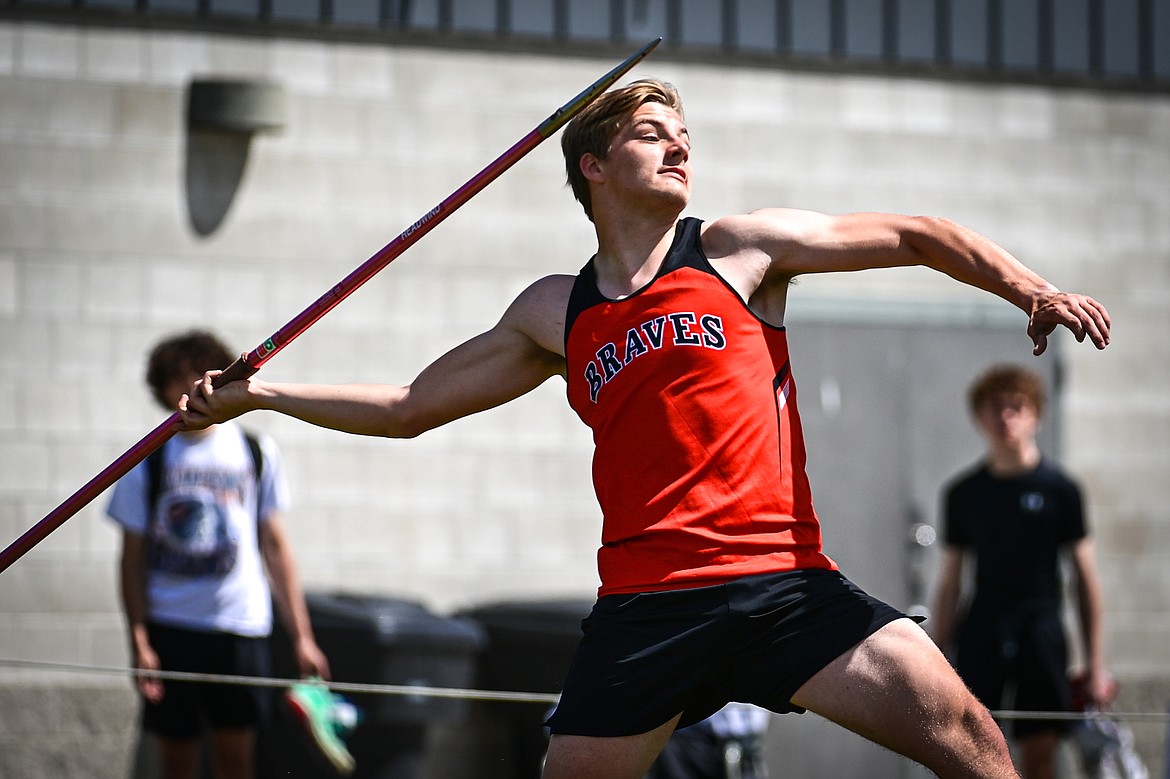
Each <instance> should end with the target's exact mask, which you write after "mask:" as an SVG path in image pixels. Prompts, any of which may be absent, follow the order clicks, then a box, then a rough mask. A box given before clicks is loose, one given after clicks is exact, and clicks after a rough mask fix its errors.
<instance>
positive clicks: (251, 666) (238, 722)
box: [142, 624, 272, 739]
mask: <svg viewBox="0 0 1170 779" xmlns="http://www.w3.org/2000/svg"><path fill="white" fill-rule="evenodd" d="M147 629H148V631H149V634H150V644H151V646H152V647H154V651H155V652H156V653H158V657H159V662H160V663H161V664H162V668H163V670H166V671H186V672H190V673H205V674H227V675H232V676H258V677H269V676H271V675H272V654H271V651H270V649H269V644H268V639H267V638H246V637H244V636H236V635H232V634H231V633H205V632H202V631H198V630H187V629H184V628H176V627H170V626H166V625H157V624H150V625H148V626H147ZM163 691H164V692H163V699H162V700H161V701H160V702H159V703H157V704H154V703H150V702H149V701H143V707H142V729H143V730H146V731H148V732H150V733H155V734H157V735H159V736H162V737H164V738H176V739H187V738H195V737H197V736H198V735H199V733H200V732H201V731H202V730H203V727H204V724H206V725H209V726H210V727H212V728H217V729H218V728H245V727H256V726H257V725H259V724H260V723H261V722H263V721H264V720H265V718H266V717H267V715H268V711H269V708H270V704H269V698H270V697H271V696H270V694H269V690H268V689H266V688H261V687H250V686H244V685H238V684H220V683H199V682H187V681H174V680H171V679H167V680H164V681H163Z"/></svg>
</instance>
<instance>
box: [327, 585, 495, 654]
mask: <svg viewBox="0 0 1170 779" xmlns="http://www.w3.org/2000/svg"><path fill="white" fill-rule="evenodd" d="M305 601H306V604H307V605H308V609H309V621H310V622H311V623H312V625H313V630H314V631H316V632H336V631H346V632H347V633H348V632H352V633H354V634H356V635H361V636H363V637H364V638H368V639H370V640H373V641H376V642H378V643H381V644H394V645H401V646H411V647H435V648H441V649H444V650H468V651H477V650H479V649H480V648H481V647H482V646H483V645H484V643H485V637H484V634H483V630H482V629H481V628H480V627H479V626H478V625H476V624H475V623H474V622H472V621H470V620H467V619H461V618H458V617H441V616H439V615H437V614H434V613H432V612H431V611H429V610H428V609H427V608H426V607H425V606H423V605H422V604H421V603H420V602H418V601H415V600H406V599H400V598H391V597H387V596H381V595H358V594H354V593H306V595H305Z"/></svg>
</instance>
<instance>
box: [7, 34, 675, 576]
mask: <svg viewBox="0 0 1170 779" xmlns="http://www.w3.org/2000/svg"><path fill="white" fill-rule="evenodd" d="M661 41H662V39H661V38H656V39H654V40H652V41H650V42H649V43H647V44H646V45H645V46H643V47H642V48H640V49H638V50H637V51H636V52H634V53H633V54H631V55H630V56H629V57H628V58H627V59H626V60H625V61H624V62H622V63H621V64H620V65H618V66H617V67H616V68H614V69H613V70H611V71H609V72H608V73H606V74H605V75H604V76H602V77H601V78H599V79H598V80H597V81H595V82H593V84H591V85H590V86H589V87H588V88H587V89H585V90H584V91H583V92H581V94H579V95H577V96H576V97H574V98H573V99H572V100H570V101H569V102H567V103H565V104H564V105H563V106H561V107H560V108H558V109H557V110H556V111H554V112H553V113H552V115H551V116H549V117H548V118H547V119H545V120H544V121H543V122H541V123H540V124H539V125H537V127H536V128H535V129H533V130H532V132H530V133H528V135H526V136H524V137H523V138H521V139H520V140H519V141H518V142H517V143H516V144H515V145H514V146H512V148H510V149H508V150H507V151H506V152H504V153H503V154H501V155H500V156H499V157H497V158H496V159H495V161H494V162H492V163H491V164H489V165H488V166H487V167H486V168H484V169H483V170H481V171H480V172H479V173H477V174H475V175H474V176H472V177H471V179H470V180H469V181H468V182H467V183H466V184H464V185H463V186H461V187H460V188H459V189H457V190H455V191H454V192H453V193H451V195H449V196H448V197H447V199H446V200H444V201H443V202H441V203H439V204H438V205H437V206H435V207H434V208H432V209H431V210H430V211H428V212H427V213H425V214H423V216H422V218H421V219H419V220H418V221H417V222H415V223H414V224H412V225H411V226H410V227H408V228H406V229H405V230H404V231H403V232H402V233H401V234H400V235H399V236H398V237H397V238H395V239H394V240H393V241H391V242H390V243H388V244H386V245H385V246H383V247H382V248H381V249H380V250H379V251H378V252H377V253H376V254H374V256H373V257H370V259H368V260H366V261H365V262H364V263H362V264H361V265H360V266H358V268H357V269H356V270H354V271H353V272H352V273H350V274H349V275H348V276H346V277H345V278H344V279H342V280H341V282H340V283H338V284H337V285H335V286H334V287H333V288H332V289H330V290H329V291H328V292H326V293H325V294H324V295H322V296H321V297H319V298H317V300H316V302H314V303H313V304H312V305H310V306H309V307H308V308H306V309H305V310H304V311H302V312H301V313H299V314H297V316H296V317H294V318H293V319H292V320H291V321H290V322H289V323H288V324H286V325H285V326H284V327H282V328H280V329H279V330H277V331H276V332H275V333H273V334H272V335H271V336H269V337H268V338H267V339H266V340H265V341H264V342H263V343H261V344H260V345H259V346H257V347H256V348H255V349H253V350H252V351H250V352H248V353H247V354H245V355H243V356H242V357H240V358H239V359H238V360H236V361H235V362H233V363H232V364H231V365H230V366H228V368H227V370H225V371H224V372H223V373H221V374H220V375H219V376H217V377H216V380H215V382H214V386H216V387H221V386H223V385H224V384H227V383H229V382H232V381H237V380H239V379H246V378H248V377H249V376H251V375H252V374H254V373H256V371H258V370H260V366H262V365H263V364H264V363H266V362H268V361H269V360H270V359H272V358H273V357H274V356H275V355H276V353H277V352H279V351H280V350H281V349H283V348H284V347H285V346H288V345H289V344H290V343H292V341H293V340H294V339H295V338H296V337H297V336H299V335H300V334H301V333H303V332H305V331H306V330H308V329H309V328H310V327H311V326H312V325H313V323H314V322H316V321H317V320H318V319H320V318H321V317H323V316H325V315H326V314H327V313H329V312H330V311H331V310H333V308H334V307H335V306H336V305H337V304H339V303H340V302H341V301H343V300H345V299H346V298H347V297H349V296H350V295H351V294H353V293H354V292H355V291H356V290H357V289H358V287H360V286H361V285H362V284H365V283H366V282H367V281H369V280H370V279H371V278H373V277H374V276H375V275H376V274H377V273H378V271H380V270H382V269H383V268H385V267H386V266H387V265H389V264H390V263H391V262H393V261H394V259H395V258H396V257H398V255H400V254H402V253H403V252H404V251H406V250H407V249H409V248H410V247H411V246H413V245H414V244H415V243H416V242H417V241H418V240H419V239H420V238H422V237H423V236H424V235H426V234H427V233H428V232H430V231H431V230H432V229H433V228H434V227H435V226H436V225H438V224H439V222H441V221H443V220H444V219H446V218H447V217H448V216H450V215H451V213H452V212H453V211H455V210H456V209H457V208H459V206H461V205H463V204H464V203H466V202H467V201H468V200H470V199H471V198H472V197H473V196H474V195H476V194H477V193H478V192H479V191H480V190H482V189H483V188H484V187H486V186H487V185H488V184H490V183H491V182H493V181H495V180H496V179H497V178H498V177H499V176H500V175H501V174H502V173H503V172H504V171H506V170H507V169H508V168H510V167H512V166H513V165H515V164H516V163H517V162H519V161H520V159H521V158H522V157H524V155H526V154H528V152H530V151H532V150H533V149H535V148H536V147H537V146H538V145H539V144H540V143H541V142H542V141H544V140H546V139H548V138H549V137H551V136H552V135H553V133H555V132H556V131H557V130H559V129H560V128H561V127H562V126H564V125H565V124H566V123H567V122H568V121H569V120H570V119H572V118H573V117H574V116H576V115H577V114H578V113H579V112H580V111H581V109H583V108H584V107H585V106H587V105H589V104H590V103H591V102H593V100H595V99H596V98H597V97H598V96H599V95H600V94H601V93H602V92H604V91H605V90H607V89H609V88H610V87H611V86H613V84H614V83H616V82H617V80H618V79H619V78H621V77H622V76H623V75H625V74H626V73H627V72H629V70H630V69H632V68H633V67H634V66H635V65H637V64H638V63H639V62H641V61H642V60H643V59H645V57H646V55H648V54H649V53H650V52H651V50H653V49H654V47H655V46H657V45H658V44H659V43H660V42H661ZM180 424H181V419H180V417H179V413H178V412H177V411H176V412H175V413H174V414H171V416H170V417H169V418H167V419H166V420H165V421H164V422H163V423H162V424H160V425H159V426H158V427H156V428H155V429H154V430H152V431H151V432H150V433H148V434H147V435H146V436H145V437H144V438H143V439H142V440H140V441H139V442H138V443H136V444H134V446H132V447H130V448H129V449H127V450H126V452H124V453H123V454H122V456H120V457H119V458H118V459H116V460H114V462H112V463H110V464H109V465H108V466H106V468H105V470H103V471H102V472H101V473H99V474H98V475H97V476H95V477H93V478H92V479H90V481H89V482H88V483H87V484H86V485H85V486H84V487H82V488H81V489H79V490H78V491H77V492H75V493H73V495H71V496H70V497H69V498H68V499H66V500H65V502H64V503H62V504H61V505H60V506H58V507H57V508H55V509H53V511H51V512H50V513H49V514H48V515H47V516H45V518H44V519H42V520H41V521H40V522H38V523H37V524H35V525H33V526H32V527H31V528H29V529H28V530H27V531H26V532H25V533H24V535H22V536H21V537H20V538H18V539H16V540H15V541H13V542H12V544H10V545H9V546H8V548H7V549H5V550H4V551H3V552H0V572H3V571H4V570H6V569H7V568H8V567H9V566H10V565H12V564H13V563H14V562H16V561H17V560H18V559H20V558H21V557H22V556H23V555H24V554H25V553H26V552H27V551H28V550H30V549H32V548H33V547H34V546H36V545H37V544H39V543H40V542H41V541H43V540H44V539H45V537H46V536H48V535H49V533H52V532H53V531H54V530H56V529H57V528H58V527H60V526H61V525H63V524H65V521H66V520H68V519H69V518H70V517H72V516H73V515H74V514H76V513H77V512H78V511H80V510H81V509H82V508H84V507H85V506H86V505H87V504H89V502H90V501H92V500H93V499H94V498H96V497H97V496H98V495H100V494H101V493H102V492H104V491H105V490H106V489H108V488H109V487H110V485H112V484H113V483H114V482H116V481H117V480H118V479H120V478H122V477H123V476H125V475H126V474H127V473H128V472H129V471H130V469H131V468H133V467H134V466H135V465H137V464H138V463H140V462H142V461H143V460H145V459H146V457H147V455H149V454H150V453H151V452H153V451H154V450H155V449H158V448H159V447H161V446H162V445H163V444H164V443H166V442H167V440H168V439H170V437H171V436H173V435H174V434H175V433H176V432H178V429H179V426H180Z"/></svg>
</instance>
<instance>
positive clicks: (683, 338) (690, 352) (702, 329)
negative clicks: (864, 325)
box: [565, 218, 837, 595]
mask: <svg viewBox="0 0 1170 779" xmlns="http://www.w3.org/2000/svg"><path fill="white" fill-rule="evenodd" d="M701 224H702V223H701V222H700V221H699V220H697V219H692V218H688V219H683V220H681V221H680V222H679V224H678V226H677V229H676V231H675V238H674V243H673V245H672V246H671V248H670V251H669V252H668V254H667V256H666V258H665V260H664V262H663V266H662V268H661V270H660V271H659V273H658V275H657V276H656V277H655V278H654V280H653V281H651V282H650V283H649V284H648V285H646V286H645V287H643V288H642V289H640V290H638V291H637V292H636V293H634V294H633V295H630V296H629V297H627V298H623V299H622V300H618V301H613V300H609V299H607V298H604V297H602V295H601V293H600V292H599V291H598V289H597V281H596V274H595V271H594V267H593V261H592V260H591V261H590V262H589V263H588V264H587V265H586V266H585V267H584V268H583V269H582V271H581V273H580V275H578V277H577V280H576V282H575V284H574V286H573V291H572V294H571V296H570V299H569V307H568V312H567V318H566V322H565V354H566V359H567V365H568V390H567V391H568V397H569V404H570V405H571V406H572V407H573V410H574V411H576V412H577V415H578V416H580V417H581V419H582V420H583V421H584V422H585V424H587V425H588V426H589V427H590V428H591V429H592V430H593V440H594V444H595V447H596V448H595V451H594V457H593V482H594V489H595V490H596V492H597V499H598V502H599V503H600V505H601V510H602V514H603V516H604V523H603V526H602V539H601V541H602V545H601V548H600V550H599V551H598V555H597V561H598V572H599V574H600V576H601V589H600V591H599V594H600V595H607V594H612V593H623V592H646V591H651V590H668V589H681V588H687V587H699V586H703V585H708V584H717V583H720V582H724V581H728V580H730V579H734V578H738V577H740V576H745V575H748V574H755V573H765V572H773V571H788V570H794V569H798V568H824V569H835V568H836V567H837V566H836V564H835V563H834V562H833V561H832V560H831V559H829V558H828V557H827V556H825V555H824V554H823V553H822V552H821V531H820V523H819V521H818V519H817V515H816V512H815V511H814V510H813V503H812V495H811V492H810V490H809V485H808V478H807V477H806V475H805V471H804V465H805V450H804V439H803V436H802V434H801V429H800V418H799V416H798V415H797V411H796V387H795V384H794V383H793V381H792V375H791V373H790V370H789V361H788V343H787V340H786V336H785V331H784V329H783V328H777V327H773V326H771V325H768V324H767V323H765V322H762V321H761V320H760V319H759V318H758V317H757V316H756V315H755V314H754V313H752V311H751V310H750V309H749V308H748V307H747V305H746V304H745V303H744V301H743V299H742V298H740V297H739V295H738V294H737V293H736V292H735V291H734V290H733V289H732V288H731V287H730V286H728V285H727V283H726V282H725V281H723V279H722V278H721V277H720V276H719V275H718V274H717V273H716V272H715V270H714V269H713V268H712V267H711V265H710V263H709V262H708V261H707V258H706V256H705V255H704V254H703V251H702V248H701V246H700V241H699V236H700V226H701Z"/></svg>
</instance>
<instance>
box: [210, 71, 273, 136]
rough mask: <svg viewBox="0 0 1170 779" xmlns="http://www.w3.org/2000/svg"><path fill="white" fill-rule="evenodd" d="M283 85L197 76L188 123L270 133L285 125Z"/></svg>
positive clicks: (229, 129)
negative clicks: (200, 77)
mask: <svg viewBox="0 0 1170 779" xmlns="http://www.w3.org/2000/svg"><path fill="white" fill-rule="evenodd" d="M287 118H288V101H287V99H286V96H285V93H284V87H282V86H280V85H279V84H274V83H271V82H265V81H254V80H248V79H197V80H195V81H192V82H191V87H190V90H189V92H188V100H187V125H188V126H189V127H191V128H192V129H201V130H219V131H225V132H239V133H258V132H273V131H277V130H281V129H283V128H284V125H285V122H286V120H287Z"/></svg>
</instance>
